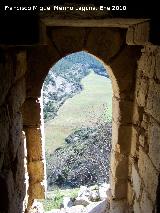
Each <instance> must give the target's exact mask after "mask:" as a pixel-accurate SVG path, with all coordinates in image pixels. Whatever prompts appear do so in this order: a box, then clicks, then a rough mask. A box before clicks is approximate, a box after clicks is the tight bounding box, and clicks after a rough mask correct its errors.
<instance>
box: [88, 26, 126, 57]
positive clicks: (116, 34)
mask: <svg viewBox="0 0 160 213" xmlns="http://www.w3.org/2000/svg"><path fill="white" fill-rule="evenodd" d="M124 37H125V33H124V32H122V31H120V30H117V29H115V30H114V29H109V28H97V29H96V28H94V29H92V30H91V31H90V32H89V33H88V39H87V42H86V47H84V48H86V50H87V51H89V52H90V53H92V54H93V55H95V56H96V55H97V56H99V57H100V58H101V59H102V60H104V61H108V59H109V58H111V57H113V56H114V55H115V54H116V53H117V52H118V51H119V50H120V48H121V45H122V42H123V41H124ZM111 43H112V45H111Z"/></svg>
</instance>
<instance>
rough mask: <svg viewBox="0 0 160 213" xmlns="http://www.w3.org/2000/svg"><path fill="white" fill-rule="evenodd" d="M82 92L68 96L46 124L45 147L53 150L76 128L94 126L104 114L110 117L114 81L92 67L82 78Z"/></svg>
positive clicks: (107, 117) (50, 151) (49, 150)
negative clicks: (55, 115)
mask: <svg viewBox="0 0 160 213" xmlns="http://www.w3.org/2000/svg"><path fill="white" fill-rule="evenodd" d="M81 83H82V85H83V90H82V92H81V93H79V94H77V95H75V96H74V97H73V98H70V99H68V100H67V101H66V102H65V103H64V104H63V106H62V107H61V108H60V109H59V111H58V116H57V117H56V118H55V119H54V120H50V121H49V122H47V123H46V124H45V139H46V151H47V152H48V153H52V152H53V151H54V150H55V149H56V148H58V147H60V146H62V145H63V144H64V139H65V138H66V137H67V136H68V135H70V134H71V133H72V132H73V131H75V130H76V129H79V128H81V127H82V126H83V127H87V126H93V125H94V123H96V122H97V121H98V119H99V118H100V117H102V115H103V114H104V111H105V109H106V106H107V110H106V114H105V119H107V120H111V114H112V88H111V81H110V80H109V79H108V78H106V77H103V76H100V75H97V74H95V73H94V72H93V71H92V72H91V73H90V74H89V75H88V76H86V77H85V78H83V80H82V81H81Z"/></svg>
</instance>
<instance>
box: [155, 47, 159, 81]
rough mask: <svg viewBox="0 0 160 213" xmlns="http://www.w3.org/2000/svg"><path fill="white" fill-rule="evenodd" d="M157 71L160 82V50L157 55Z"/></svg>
mask: <svg viewBox="0 0 160 213" xmlns="http://www.w3.org/2000/svg"><path fill="white" fill-rule="evenodd" d="M155 60H156V63H155V70H156V77H157V79H158V80H160V48H157V54H155Z"/></svg>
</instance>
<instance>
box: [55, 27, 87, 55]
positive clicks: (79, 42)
mask: <svg viewBox="0 0 160 213" xmlns="http://www.w3.org/2000/svg"><path fill="white" fill-rule="evenodd" d="M84 37H85V28H71V27H64V28H63V27H62V28H55V29H53V30H52V41H53V42H54V43H56V44H57V48H58V50H59V52H60V53H61V55H67V54H69V53H71V52H77V51H81V50H82V48H83V44H84V39H85V38H84Z"/></svg>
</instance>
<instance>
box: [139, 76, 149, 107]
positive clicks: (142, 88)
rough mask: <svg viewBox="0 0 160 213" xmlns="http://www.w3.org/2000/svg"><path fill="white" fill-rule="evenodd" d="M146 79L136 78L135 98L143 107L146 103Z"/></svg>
mask: <svg viewBox="0 0 160 213" xmlns="http://www.w3.org/2000/svg"><path fill="white" fill-rule="evenodd" d="M148 84H149V83H148V80H147V79H144V78H141V79H138V82H137V87H136V100H137V103H138V105H139V106H140V107H144V106H145V104H146V96H147V92H148Z"/></svg>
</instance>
